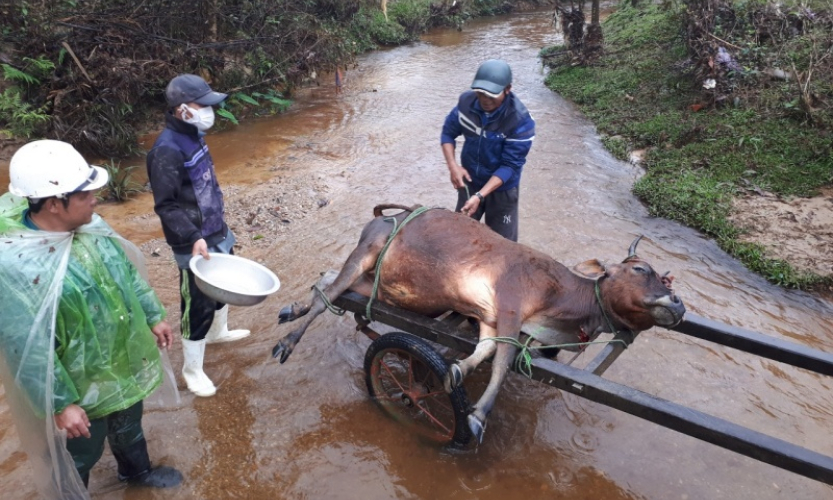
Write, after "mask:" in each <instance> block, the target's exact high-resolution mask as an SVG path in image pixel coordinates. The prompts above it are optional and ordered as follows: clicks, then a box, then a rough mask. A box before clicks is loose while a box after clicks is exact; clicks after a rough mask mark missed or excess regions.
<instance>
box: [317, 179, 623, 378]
mask: <svg viewBox="0 0 833 500" xmlns="http://www.w3.org/2000/svg"><path fill="white" fill-rule="evenodd" d="M468 191H469V188H468V186H466V193H467V194H468ZM434 208H437V207H424V206H423V207H419V208H417V209H416V210H414V211H413V212H411V213H410V214H409V215H408V216H407V217H405V219H404V220H403V221H402V224H399V223H398V222H397V220H396V217H386V218H385V221H390V222H392V223H393V229H392V230H391V232H390V234H389V235H388V238H387V241H386V242H385V246H383V247H382V250H381V251H380V252H379V257H377V258H376V267H375V273H376V276H375V277H374V279H373V292H372V293H371V295H370V298H369V299H368V301H367V307H366V308H365V318H367V321H368V322H369V321H373V317H372V308H373V301H374V300H376V295H377V293H378V290H379V281H380V279H381V275H382V259H384V257H385V253H387V251H388V247H390V244H391V242H393V239H394V238H395V237H396V235H397V234H398V233H399V231H401V230H402V228H403V227H405V225H406V224H407V223H409V222H410V221H412V220H413V219H415V218H416V217H419V216H420V215H422V214H424V213H425V212H427V211H429V210H433V209H434ZM601 280H602V278H599V279H597V280H595V285H594V290H595V295H596V302H598V304H599V309H601V311H602V316H603V317H604V319H605V322H606V323H607V326H608V328H609V329H610V331H611V332H612V333H616V328H615V327H614V326H613V321H611V320H610V317H609V316H608V315H607V311H605V308H604V303H603V302H602V291H601V287H600V285H599V282H600V281H601ZM312 288H313V290H315V291H316V292H317V293H318V295H319V296H320V297H321V300H323V301H324V305H325V306H327V310H329V311H330V312H331V313H333V314H335V315H336V316H343V315H344V313H346V312H347V310H346V309H342V308H339V307H336V306H334V305H333V304H332V302H330V300H329V299H328V298H327V295H326V294H325V293H324V291H323V290H321V289H320V288H318V285H313V287H312ZM600 333H601V332H600ZM598 335H599V334H596V335H595V336H593V337H592V338H591V339H590V340H589V341H587V342H571V343H565V344H554V345H541V346H533V345H529V344H530V342H532V341H533V340H535V337H533V336H531V335H529V336H528V338H527V339H526V341H525V342H523V343H521V342H520V341H519V340H518V339H515V338H512V337H492V338H487V339H483V340H481V341H480V342H485V341H493V342H502V343H505V344H511V345H513V346H515V347H517V348H519V349H520V350H521V351H520V352H519V353H518V355H517V356H516V357H515V367H516V369H517V370H518V371H519V372H520V373H522V374H523V375H524V376H526V377H527V378H530V379H531V378H532V354H530V351H539V350H544V349H564V348H568V347H579V348H580V350H579V352H578V353H577V354H576V357H577V356H578V354H581V353H582V352H584V350H585V349H586V348H587V346H589V345H592V344H610V343H612V342H618V343H620V344H622V346H623V347H624V348H625V349H627V348H628V343H627V342H625V341H624V340H621V339H611V340H599V341H597V340H594V339H595V338H596V337H598ZM575 359H576V358H575V357H574V358H573V359H571V360H570V361H569V362H568V363H567V364H572V362H573V361H574V360H575Z"/></svg>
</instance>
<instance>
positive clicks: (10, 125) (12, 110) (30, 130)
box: [0, 87, 50, 139]
mask: <svg viewBox="0 0 833 500" xmlns="http://www.w3.org/2000/svg"><path fill="white" fill-rule="evenodd" d="M49 119H50V117H49V115H48V114H47V113H46V111H45V110H44V108H35V107H33V106H32V105H31V104H29V103H28V102H25V101H24V100H23V97H22V95H21V91H20V89H19V88H17V87H10V88H7V89H6V90H4V91H3V92H2V93H0V126H4V127H5V128H6V129H7V130H8V131H9V133H11V134H12V135H13V136H16V137H25V138H27V139H28V138H30V137H32V135H33V134H34V133H35V131H36V130H37V129H38V127H39V126H40V125H45V124H46V123H47V122H49Z"/></svg>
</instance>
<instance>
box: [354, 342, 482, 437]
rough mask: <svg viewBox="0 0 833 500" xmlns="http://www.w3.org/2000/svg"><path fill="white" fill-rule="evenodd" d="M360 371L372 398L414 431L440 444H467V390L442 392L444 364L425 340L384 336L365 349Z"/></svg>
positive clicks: (446, 367) (457, 389)
mask: <svg viewBox="0 0 833 500" xmlns="http://www.w3.org/2000/svg"><path fill="white" fill-rule="evenodd" d="M364 372H365V381H366V382H367V391H368V392H369V393H370V396H371V397H372V398H374V399H375V400H376V402H377V403H378V404H379V406H381V407H382V409H383V410H385V412H387V413H388V414H389V415H391V416H392V417H393V418H395V419H396V420H398V421H399V422H401V423H403V424H405V425H407V426H408V427H410V428H411V430H412V431H413V432H416V433H418V434H419V435H421V436H424V437H426V438H428V439H430V440H431V441H434V442H436V443H440V444H443V445H452V446H463V445H465V444H466V443H468V442H469V440H470V439H471V434H470V433H469V429H468V425H467V424H466V417H467V415H468V409H469V403H468V398H467V397H466V391H465V389H464V388H463V387H457V388H455V389H454V391H453V392H452V393H451V394H447V393H446V392H445V389H444V388H443V379H444V378H445V374H446V373H447V372H448V365H447V364H446V362H445V360H444V359H443V357H442V356H440V355H439V354H437V352H436V351H435V350H434V349H433V348H432V347H431V346H430V345H429V344H428V343H427V342H426V341H424V340H422V339H421V338H419V337H416V336H414V335H410V334H407V333H402V332H393V333H388V334H385V335H382V336H381V337H379V338H378V339H376V340H374V341H373V343H372V344H370V347H369V348H368V349H367V353H366V354H365V356H364Z"/></svg>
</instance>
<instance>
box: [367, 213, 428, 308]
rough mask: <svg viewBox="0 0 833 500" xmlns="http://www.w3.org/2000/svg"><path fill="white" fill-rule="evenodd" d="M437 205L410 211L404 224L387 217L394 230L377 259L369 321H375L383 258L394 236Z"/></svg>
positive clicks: (369, 303) (394, 218) (369, 306)
mask: <svg viewBox="0 0 833 500" xmlns="http://www.w3.org/2000/svg"><path fill="white" fill-rule="evenodd" d="M433 208H436V207H419V208H417V209H416V210H414V211H413V212H411V213H410V215H408V216H407V217H405V220H403V221H402V224H397V221H396V217H386V218H385V221H390V222H392V223H393V230H392V231H391V232H390V235H389V236H388V241H386V242H385V246H383V247H382V251H381V252H379V257H378V258H377V259H376V276H375V277H374V278H373V293H371V294H370V300H368V301H367V308H366V309H365V317H366V318H367V320H368V321H373V318H372V317H371V312H370V311H371V307H372V306H373V301H374V300H376V292H377V291H378V290H379V279H380V278H381V275H382V259H384V258H385V253H387V251H388V247H389V246H390V244H391V242H392V241H393V238H395V237H396V235H397V234H398V233H399V231H401V230H402V228H403V227H405V224H407V223H409V222H411V221H412V220H414V219H415V218H417V217H419V216H420V215H422V214H424V213H425V212H427V211H429V210H432V209H433Z"/></svg>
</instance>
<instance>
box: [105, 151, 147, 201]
mask: <svg viewBox="0 0 833 500" xmlns="http://www.w3.org/2000/svg"><path fill="white" fill-rule="evenodd" d="M104 168H105V169H107V174H108V175H109V176H110V178H109V179H108V180H107V196H106V199H110V200H113V201H125V200H127V199H128V198H129V197H130V196H131V195H134V194H136V193H141V192H142V191H143V188H142V186H141V185H140V184H139V183H137V182H135V181H134V180H133V178H132V176H131V175H130V174H131V172H132V171H133V170H135V169H137V168H139V167H137V166H136V165H131V166H129V167H122V166H121V164H120V163H116V162H114V161H113V160H110V163H109V164H106V165H104Z"/></svg>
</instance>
